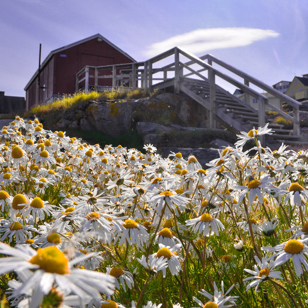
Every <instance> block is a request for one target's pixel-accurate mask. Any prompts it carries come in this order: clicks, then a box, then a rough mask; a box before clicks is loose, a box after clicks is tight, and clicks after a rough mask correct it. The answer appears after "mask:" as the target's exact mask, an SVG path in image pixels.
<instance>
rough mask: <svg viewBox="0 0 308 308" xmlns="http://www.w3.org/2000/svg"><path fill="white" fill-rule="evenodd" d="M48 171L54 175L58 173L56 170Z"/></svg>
mask: <svg viewBox="0 0 308 308" xmlns="http://www.w3.org/2000/svg"><path fill="white" fill-rule="evenodd" d="M48 173H49V174H52V175H54V174H56V172H55V171H54V170H48Z"/></svg>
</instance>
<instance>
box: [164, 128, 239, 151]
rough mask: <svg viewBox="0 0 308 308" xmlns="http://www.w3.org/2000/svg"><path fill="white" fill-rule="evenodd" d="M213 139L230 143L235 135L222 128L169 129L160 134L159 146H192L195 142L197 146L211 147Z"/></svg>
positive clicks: (233, 140) (234, 138)
mask: <svg viewBox="0 0 308 308" xmlns="http://www.w3.org/2000/svg"><path fill="white" fill-rule="evenodd" d="M215 139H222V140H225V141H228V142H230V143H234V142H235V141H236V137H235V135H234V134H232V133H231V132H228V131H224V130H212V129H204V130H191V131H176V130H170V131H166V132H164V133H162V134H160V140H159V146H163V147H170V146H177V147H189V148H193V147H194V145H195V144H196V145H197V147H198V148H199V147H203V148H210V147H213V145H212V144H210V142H211V141H213V140H215Z"/></svg>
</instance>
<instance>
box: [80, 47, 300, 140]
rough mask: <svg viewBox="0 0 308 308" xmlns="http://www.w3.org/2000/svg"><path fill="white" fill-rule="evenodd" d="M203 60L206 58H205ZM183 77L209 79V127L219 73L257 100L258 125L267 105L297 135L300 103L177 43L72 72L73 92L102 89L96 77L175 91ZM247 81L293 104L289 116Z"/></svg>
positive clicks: (111, 84) (115, 84) (117, 83)
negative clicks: (139, 58)
mask: <svg viewBox="0 0 308 308" xmlns="http://www.w3.org/2000/svg"><path fill="white" fill-rule="evenodd" d="M170 57H171V60H170ZM167 58H168V59H167ZM181 58H182V59H181ZM166 60H168V61H169V62H171V63H168V64H165V65H163V66H161V65H160V66H159V67H154V65H155V64H156V63H158V62H160V61H166ZM181 60H182V61H181ZM204 60H207V62H205V61H204ZM214 64H215V65H219V66H221V67H222V68H224V69H225V70H227V71H228V72H231V73H232V74H235V75H236V76H238V77H240V78H243V81H239V80H237V79H235V78H234V77H231V76H229V75H227V74H225V73H223V72H221V71H220V70H219V69H217V68H215V67H213V65H214ZM196 66H198V68H196ZM170 74H171V76H170ZM185 77H196V78H198V79H201V80H207V81H208V82H209V84H210V95H209V102H210V103H209V105H208V106H207V107H206V108H208V109H209V111H210V113H209V115H210V117H209V125H210V127H214V123H215V111H216V77H219V78H221V79H222V80H224V81H225V82H228V83H229V84H231V85H233V86H235V87H237V88H239V89H241V90H242V91H243V92H244V94H245V98H246V99H245V100H246V102H247V101H248V97H249V96H252V97H253V98H255V99H256V100H257V102H258V111H256V112H258V119H259V120H258V121H259V123H258V124H259V126H264V125H265V124H266V114H265V107H267V109H270V110H272V111H276V112H278V113H279V114H280V115H282V116H283V117H284V118H286V119H288V120H290V121H292V123H293V134H294V135H297V136H299V135H300V120H299V106H300V105H301V103H299V102H297V101H296V100H294V99H292V98H290V97H289V96H286V95H284V94H282V93H281V92H279V91H277V90H275V89H274V88H272V87H271V86H268V85H266V84H265V83H263V82H262V81H260V80H258V79H256V78H254V77H252V76H250V75H248V74H246V73H244V72H242V71H240V70H238V69H236V68H234V67H232V66H231V65H229V64H227V63H225V62H223V61H221V60H219V59H217V58H215V57H214V56H212V55H205V56H202V57H200V58H198V57H196V56H195V55H193V54H191V53H189V52H186V51H183V50H181V49H179V48H178V47H175V48H172V49H170V50H168V51H166V52H164V53H162V54H160V55H158V56H155V57H153V58H151V59H149V60H147V61H144V62H134V63H126V64H118V65H108V66H97V67H94V66H86V67H84V68H83V69H82V70H81V71H80V72H78V73H77V75H76V92H77V91H78V90H80V89H81V88H84V90H85V92H88V91H89V90H90V89H91V88H93V89H94V90H104V88H105V87H106V86H104V85H102V83H101V82H100V80H106V79H107V80H109V85H108V87H109V89H110V87H112V88H114V89H115V88H117V87H118V86H123V85H125V86H127V87H130V88H131V89H136V88H142V89H146V90H149V91H150V92H151V91H153V90H154V89H155V88H159V87H166V85H170V86H174V91H175V93H179V91H180V84H181V81H182V80H183V78H185ZM251 85H254V86H256V87H258V88H260V89H262V90H264V91H266V92H268V93H270V94H272V95H273V96H274V97H276V98H278V99H280V101H281V104H280V106H282V103H283V102H284V103H287V104H289V105H291V106H292V107H293V116H291V115H289V114H287V113H285V112H284V111H283V110H282V109H281V108H278V107H276V106H274V105H272V104H271V103H269V101H268V98H267V97H266V96H264V95H262V94H260V93H258V92H257V91H256V90H254V89H253V88H251ZM243 103H245V102H243Z"/></svg>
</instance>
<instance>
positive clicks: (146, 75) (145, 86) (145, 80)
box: [143, 61, 148, 90]
mask: <svg viewBox="0 0 308 308" xmlns="http://www.w3.org/2000/svg"><path fill="white" fill-rule="evenodd" d="M143 88H144V89H145V90H147V89H148V61H146V62H144V70H143Z"/></svg>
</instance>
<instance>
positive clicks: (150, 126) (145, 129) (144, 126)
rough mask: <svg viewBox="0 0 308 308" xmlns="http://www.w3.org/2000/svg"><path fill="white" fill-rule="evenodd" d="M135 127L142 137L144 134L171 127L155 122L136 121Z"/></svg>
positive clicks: (162, 130) (158, 131) (163, 130)
mask: <svg viewBox="0 0 308 308" xmlns="http://www.w3.org/2000/svg"><path fill="white" fill-rule="evenodd" d="M136 129H137V132H138V134H139V135H140V136H141V137H142V139H144V137H145V136H146V135H149V134H155V133H162V132H165V131H168V130H171V129H172V128H170V127H167V126H165V125H161V124H157V123H150V122H138V123H137V124H136Z"/></svg>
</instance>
